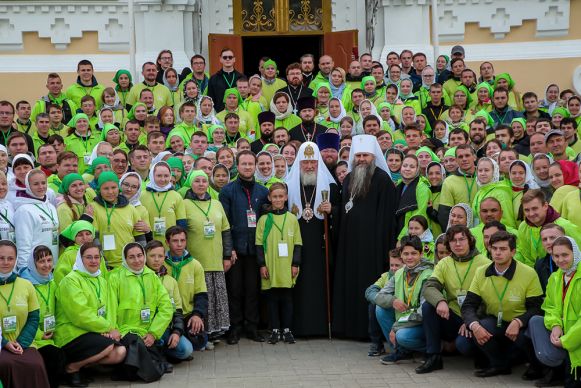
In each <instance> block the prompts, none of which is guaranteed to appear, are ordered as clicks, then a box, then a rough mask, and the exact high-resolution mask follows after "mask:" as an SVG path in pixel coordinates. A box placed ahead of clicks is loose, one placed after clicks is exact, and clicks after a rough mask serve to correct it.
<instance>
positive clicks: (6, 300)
mask: <svg viewBox="0 0 581 388" xmlns="http://www.w3.org/2000/svg"><path fill="white" fill-rule="evenodd" d="M14 286H16V280H14V281H13V282H12V289H11V290H10V295H9V296H8V299H6V297H5V296H4V294H3V293H1V292H0V296H1V297H2V299H4V302H6V306H8V311H10V301H11V300H12V294H14Z"/></svg>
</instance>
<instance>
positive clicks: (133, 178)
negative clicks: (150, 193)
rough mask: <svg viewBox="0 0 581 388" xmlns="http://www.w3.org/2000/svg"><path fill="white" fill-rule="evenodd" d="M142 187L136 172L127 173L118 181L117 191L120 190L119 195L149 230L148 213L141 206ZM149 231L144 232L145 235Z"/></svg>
mask: <svg viewBox="0 0 581 388" xmlns="http://www.w3.org/2000/svg"><path fill="white" fill-rule="evenodd" d="M142 186H143V181H142V180H141V176H140V175H139V174H138V173H136V172H131V171H130V172H127V173H125V174H123V176H122V177H121V179H119V189H120V190H121V195H123V196H124V197H125V198H126V199H127V201H129V204H130V205H132V206H133V207H135V210H137V213H138V214H139V217H140V219H141V220H143V221H145V223H146V224H147V226H148V227H149V228H150V229H151V225H150V224H149V211H148V210H147V208H146V207H145V206H143V205H142V204H141V200H140V198H141V193H142V192H143V191H142V190H141V187H142ZM149 231H150V230H146V233H147V232H149Z"/></svg>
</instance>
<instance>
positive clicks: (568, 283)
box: [562, 271, 577, 302]
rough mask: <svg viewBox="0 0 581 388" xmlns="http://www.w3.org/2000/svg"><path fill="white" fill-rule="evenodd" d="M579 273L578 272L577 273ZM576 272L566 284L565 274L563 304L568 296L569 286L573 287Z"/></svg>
mask: <svg viewBox="0 0 581 388" xmlns="http://www.w3.org/2000/svg"><path fill="white" fill-rule="evenodd" d="M575 272H577V271H575ZM575 272H573V274H572V275H571V278H570V279H569V281H568V282H565V274H563V296H562V298H563V302H565V297H566V296H567V291H568V290H569V286H570V285H571V281H572V280H573V276H575Z"/></svg>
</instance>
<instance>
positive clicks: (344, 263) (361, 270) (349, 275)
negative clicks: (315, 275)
mask: <svg viewBox="0 0 581 388" xmlns="http://www.w3.org/2000/svg"><path fill="white" fill-rule="evenodd" d="M350 178H351V174H349V175H347V177H345V181H344V182H343V193H342V201H341V208H340V212H341V216H340V218H341V224H340V229H339V241H338V249H337V260H336V265H335V276H334V287H333V333H335V334H336V335H338V336H340V337H346V338H356V339H366V338H368V329H367V325H368V319H367V314H368V312H367V311H368V307H367V301H366V300H365V290H366V289H367V287H369V286H370V285H371V284H373V283H375V281H377V279H378V278H379V276H380V275H381V274H382V273H383V272H385V271H386V269H387V268H388V267H389V266H388V253H389V250H390V249H391V248H393V247H395V241H396V237H397V234H396V225H395V209H396V208H397V194H396V190H395V186H394V184H393V182H392V181H391V178H390V177H389V175H387V173H386V172H385V171H383V170H382V169H380V168H376V169H375V172H374V173H373V177H372V178H371V187H370V189H369V192H368V193H367V196H366V197H365V198H363V199H359V198H356V199H354V200H353V207H352V208H351V210H350V211H349V212H346V211H345V205H346V204H347V203H348V202H349V193H350V191H349V182H350Z"/></svg>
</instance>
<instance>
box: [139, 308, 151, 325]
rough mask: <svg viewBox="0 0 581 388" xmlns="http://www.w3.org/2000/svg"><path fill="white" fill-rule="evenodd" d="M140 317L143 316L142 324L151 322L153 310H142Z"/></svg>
mask: <svg viewBox="0 0 581 388" xmlns="http://www.w3.org/2000/svg"><path fill="white" fill-rule="evenodd" d="M140 316H141V322H143V323H147V322H149V320H150V319H151V310H150V309H149V307H144V308H142V309H141V313H140Z"/></svg>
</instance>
